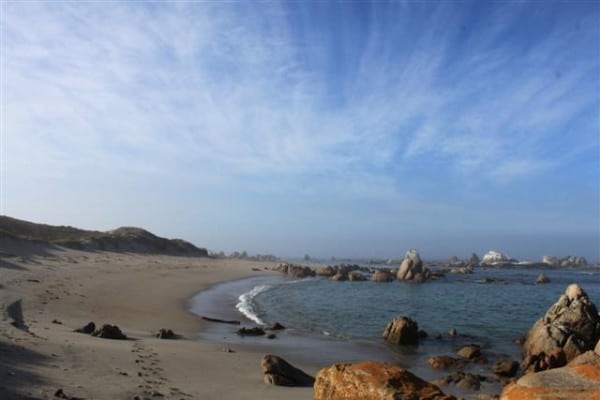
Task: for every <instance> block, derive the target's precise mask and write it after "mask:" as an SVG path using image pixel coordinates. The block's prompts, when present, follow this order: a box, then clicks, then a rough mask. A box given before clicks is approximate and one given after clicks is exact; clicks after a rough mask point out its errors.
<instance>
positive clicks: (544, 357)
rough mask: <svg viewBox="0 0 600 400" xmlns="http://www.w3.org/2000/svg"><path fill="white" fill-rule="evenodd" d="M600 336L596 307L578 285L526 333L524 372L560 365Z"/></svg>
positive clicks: (569, 289) (593, 342)
mask: <svg viewBox="0 0 600 400" xmlns="http://www.w3.org/2000/svg"><path fill="white" fill-rule="evenodd" d="M599 339H600V316H599V315H598V310H597V309H596V306H595V305H594V304H593V303H592V302H591V301H590V300H589V298H588V296H587V294H586V293H585V292H584V291H583V289H581V287H579V285H577V284H571V285H569V286H568V287H567V290H566V291H565V294H563V295H561V296H560V298H559V299H558V301H557V302H556V303H555V304H554V305H553V306H552V307H550V309H548V311H547V312H546V315H544V317H543V318H541V319H539V320H538V321H537V322H536V323H535V324H534V325H533V327H532V328H531V329H530V330H529V332H528V333H527V338H526V340H525V343H524V344H523V363H522V364H521V368H522V369H523V370H524V371H541V370H546V369H550V368H556V367H561V366H563V365H565V364H566V363H567V362H569V361H571V360H572V359H574V358H575V357H577V356H578V355H580V354H582V353H584V352H585V351H587V350H592V349H594V346H596V344H597V343H598V340H599Z"/></svg>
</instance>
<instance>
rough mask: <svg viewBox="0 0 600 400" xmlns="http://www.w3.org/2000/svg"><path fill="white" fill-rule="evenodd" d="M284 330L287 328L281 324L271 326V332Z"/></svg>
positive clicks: (276, 323)
mask: <svg viewBox="0 0 600 400" xmlns="http://www.w3.org/2000/svg"><path fill="white" fill-rule="evenodd" d="M282 329H285V326H283V325H281V324H280V323H279V322H275V323H274V324H273V325H271V327H270V328H269V330H270V331H280V330H282Z"/></svg>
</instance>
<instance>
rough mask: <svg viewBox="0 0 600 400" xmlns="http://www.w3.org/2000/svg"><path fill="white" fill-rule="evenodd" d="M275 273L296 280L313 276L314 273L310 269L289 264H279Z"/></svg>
mask: <svg viewBox="0 0 600 400" xmlns="http://www.w3.org/2000/svg"><path fill="white" fill-rule="evenodd" d="M275 271H279V272H281V273H284V274H287V275H289V276H291V277H292V278H297V279H300V278H306V277H309V276H315V271H314V270H313V269H312V268H310V267H308V266H305V265H296V264H290V263H281V264H279V265H278V266H277V267H276V268H275Z"/></svg>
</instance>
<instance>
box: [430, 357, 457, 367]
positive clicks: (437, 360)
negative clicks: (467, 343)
mask: <svg viewBox="0 0 600 400" xmlns="http://www.w3.org/2000/svg"><path fill="white" fill-rule="evenodd" d="M427 364H429V366H430V367H431V368H433V369H451V368H463V367H464V366H465V365H466V364H467V360H464V359H460V358H454V357H450V356H433V357H430V358H429V359H428V360H427Z"/></svg>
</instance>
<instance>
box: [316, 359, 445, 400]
mask: <svg viewBox="0 0 600 400" xmlns="http://www.w3.org/2000/svg"><path fill="white" fill-rule="evenodd" d="M314 387H315V392H314V399H315V400H336V399H361V400H380V399H429V400H452V399H455V398H454V397H453V396H449V395H446V394H445V393H444V392H442V391H441V390H440V388H438V387H437V386H435V385H433V384H431V383H429V382H426V381H424V380H423V379H421V378H419V377H418V376H416V375H414V374H412V373H411V372H409V371H407V370H405V369H403V368H400V367H398V366H395V365H392V364H385V363H379V362H375V361H363V362H359V363H354V364H351V363H347V364H346V363H341V364H334V365H332V366H331V367H328V368H323V369H322V370H320V371H319V372H318V373H317V376H316V380H315V385H314Z"/></svg>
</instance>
